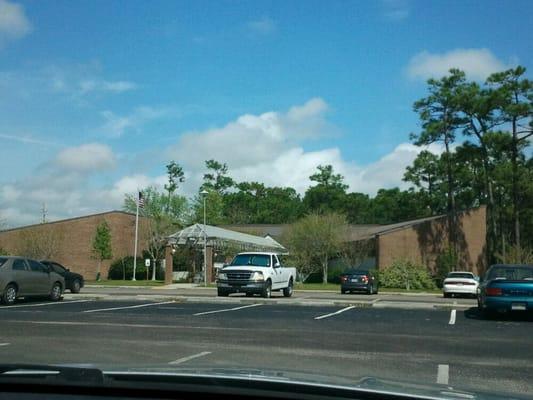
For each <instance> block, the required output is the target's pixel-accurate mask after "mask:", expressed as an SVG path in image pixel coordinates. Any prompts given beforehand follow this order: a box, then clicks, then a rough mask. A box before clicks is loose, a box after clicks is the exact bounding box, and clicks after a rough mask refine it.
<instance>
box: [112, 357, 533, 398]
mask: <svg viewBox="0 0 533 400" xmlns="http://www.w3.org/2000/svg"><path fill="white" fill-rule="evenodd" d="M102 370H103V372H104V375H109V376H128V377H131V376H136V377H140V379H141V380H145V379H147V380H148V381H149V380H150V379H151V378H152V377H153V378H157V377H161V376H166V377H168V378H172V377H175V378H176V379H178V380H180V379H181V380H184V379H185V380H186V381H189V379H191V378H196V379H198V378H200V382H202V379H203V380H205V382H204V384H206V385H208V384H214V383H215V382H217V380H218V381H219V382H220V381H225V382H226V383H228V382H229V383H228V384H229V385H230V386H232V382H233V383H239V382H240V383H241V384H242V383H243V382H246V384H249V383H250V382H253V383H263V384H265V385H263V387H267V388H268V384H272V385H275V384H280V383H281V384H288V385H289V386H300V387H315V388H317V389H318V388H321V389H334V390H338V389H340V390H346V391H354V393H355V392H357V391H365V392H375V393H383V394H394V395H399V394H400V395H409V396H415V397H416V396H419V397H420V398H431V399H455V400H457V399H501V398H515V399H531V397H529V396H517V395H514V394H512V395H510V394H509V393H492V392H482V391H476V390H469V389H466V388H459V387H454V386H450V385H442V384H427V383H425V382H423V383H421V382H413V381H411V382H407V381H399V380H391V379H384V378H380V377H375V376H361V377H359V378H357V379H352V378H347V377H337V376H329V375H321V374H320V375H319V374H312V373H305V372H300V371H288V370H273V369H250V368H232V367H228V368H223V367H221V368H184V367H176V366H168V365H164V366H157V365H156V366H151V367H150V366H140V367H132V366H127V367H117V366H112V367H110V368H102ZM254 386H255V385H254Z"/></svg>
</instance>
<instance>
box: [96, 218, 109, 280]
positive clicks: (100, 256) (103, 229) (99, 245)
mask: <svg viewBox="0 0 533 400" xmlns="http://www.w3.org/2000/svg"><path fill="white" fill-rule="evenodd" d="M92 253H93V258H94V259H96V260H97V261H98V269H97V273H96V280H97V281H99V280H100V271H101V267H102V261H104V260H110V259H111V258H112V257H113V251H112V247H111V229H110V228H109V225H108V224H107V222H106V221H102V222H101V223H100V224H99V225H98V226H97V227H96V233H95V235H94V239H93V243H92Z"/></svg>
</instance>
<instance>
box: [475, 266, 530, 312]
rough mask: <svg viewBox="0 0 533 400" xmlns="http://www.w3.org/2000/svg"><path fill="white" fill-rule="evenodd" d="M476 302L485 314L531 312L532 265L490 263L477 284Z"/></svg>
mask: <svg viewBox="0 0 533 400" xmlns="http://www.w3.org/2000/svg"><path fill="white" fill-rule="evenodd" d="M477 304H478V309H479V310H480V311H481V312H482V313H483V314H485V315H490V314H491V313H493V312H496V311H497V312H502V311H503V312H505V311H529V312H533V265H519V264H515V265H509V264H496V265H492V266H491V267H490V268H489V269H488V271H487V273H486V274H485V276H484V277H483V279H482V281H481V284H480V285H479V293H478V300H477Z"/></svg>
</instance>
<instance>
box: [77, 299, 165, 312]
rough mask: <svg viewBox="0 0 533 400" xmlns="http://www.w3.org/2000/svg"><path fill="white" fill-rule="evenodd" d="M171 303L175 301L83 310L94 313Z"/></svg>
mask: <svg viewBox="0 0 533 400" xmlns="http://www.w3.org/2000/svg"><path fill="white" fill-rule="evenodd" d="M171 303H174V302H173V301H163V302H161V303H148V304H137V305H135V306H124V307H112V308H99V309H96V310H86V311H83V312H84V313H93V312H101V311H115V310H126V309H129V308H142V307H150V306H160V305H161V304H171Z"/></svg>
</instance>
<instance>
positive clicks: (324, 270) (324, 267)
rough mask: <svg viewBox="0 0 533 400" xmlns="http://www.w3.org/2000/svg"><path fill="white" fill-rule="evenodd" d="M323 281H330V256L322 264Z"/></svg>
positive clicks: (324, 282)
mask: <svg viewBox="0 0 533 400" xmlns="http://www.w3.org/2000/svg"><path fill="white" fill-rule="evenodd" d="M322 283H323V284H324V285H325V284H326V283H328V257H326V258H325V259H324V262H323V264H322Z"/></svg>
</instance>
